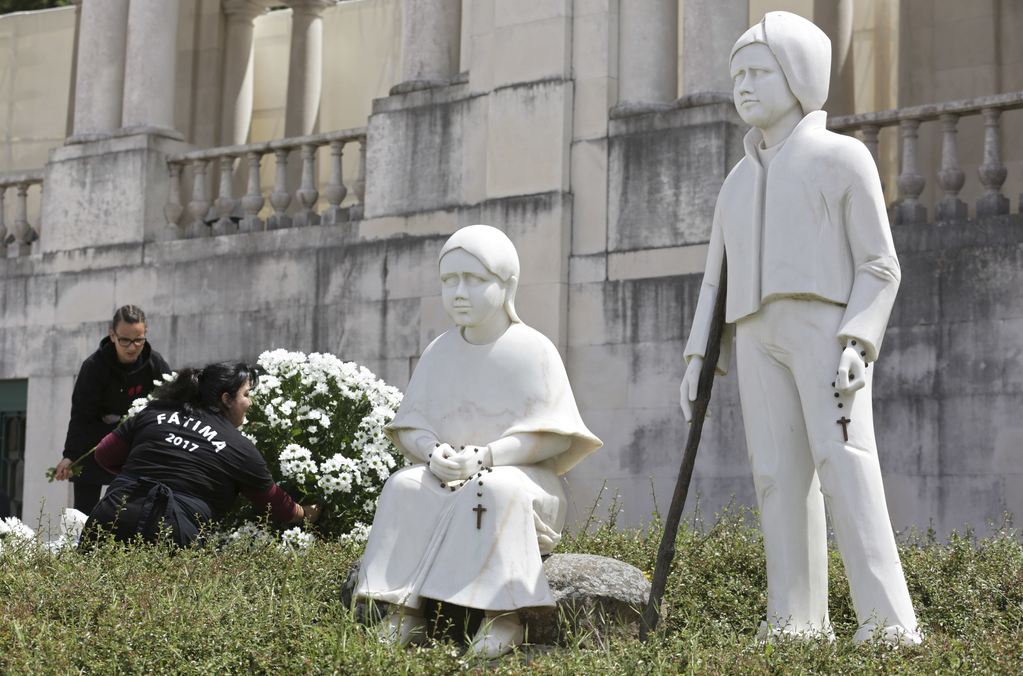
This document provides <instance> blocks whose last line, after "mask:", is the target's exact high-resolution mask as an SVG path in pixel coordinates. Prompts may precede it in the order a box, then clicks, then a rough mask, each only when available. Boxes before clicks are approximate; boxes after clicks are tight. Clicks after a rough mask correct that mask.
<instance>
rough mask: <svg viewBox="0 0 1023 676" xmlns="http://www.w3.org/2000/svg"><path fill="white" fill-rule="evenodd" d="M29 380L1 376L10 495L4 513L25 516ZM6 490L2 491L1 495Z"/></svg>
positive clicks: (2, 439) (0, 442)
mask: <svg viewBox="0 0 1023 676" xmlns="http://www.w3.org/2000/svg"><path fill="white" fill-rule="evenodd" d="M27 404H28V381H27V380H0V453H2V454H3V455H2V456H0V488H2V489H3V491H4V493H6V496H7V502H6V504H4V503H0V516H7V515H10V516H16V517H18V518H19V519H20V518H21V503H22V500H23V499H24V486H25V409H26V408H27ZM2 498H3V494H0V499H2Z"/></svg>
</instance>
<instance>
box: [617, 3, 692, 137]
mask: <svg viewBox="0 0 1023 676" xmlns="http://www.w3.org/2000/svg"><path fill="white" fill-rule="evenodd" d="M687 11H688V10H687ZM686 18H687V19H688V15H687V16H686ZM677 97H678V0H621V1H620V4H619V6H618V105H616V106H615V107H614V108H613V109H612V110H611V117H612V118H620V117H627V116H629V115H638V114H641V113H648V112H652V111H654V110H665V109H668V108H670V107H671V103H672V102H673V101H674V100H675V99H676V98H677Z"/></svg>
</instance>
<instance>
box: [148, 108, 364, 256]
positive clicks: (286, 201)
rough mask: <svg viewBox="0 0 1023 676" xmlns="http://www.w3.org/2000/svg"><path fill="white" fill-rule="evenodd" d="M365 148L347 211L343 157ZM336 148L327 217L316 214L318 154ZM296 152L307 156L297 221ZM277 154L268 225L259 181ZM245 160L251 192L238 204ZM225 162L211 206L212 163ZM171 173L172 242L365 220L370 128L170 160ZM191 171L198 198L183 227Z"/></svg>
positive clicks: (169, 226) (327, 194)
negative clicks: (350, 147) (291, 170)
mask: <svg viewBox="0 0 1023 676" xmlns="http://www.w3.org/2000/svg"><path fill="white" fill-rule="evenodd" d="M354 142H358V143H359V176H358V179H357V180H356V181H355V184H354V185H353V186H352V191H353V192H354V193H355V196H356V198H357V199H358V202H357V204H355V205H354V206H352V207H349V208H344V209H342V208H341V202H343V201H344V199H345V197H346V196H347V194H348V188H347V187H345V185H344V183H343V182H342V177H341V157H342V154H343V151H344V147H345V145H346V144H348V143H354ZM326 145H329V146H330V147H331V165H330V180H329V182H328V183H327V185H326V186H324V188H323V192H324V196H325V197H326V198H327V201H328V202H329V203H330V206H329V207H327V208H326V209H324V210H323V213H322V214H317V213H316V212H315V211H314V209H313V208H314V207H315V205H316V202H317V200H319V198H320V192H319V190H317V188H316V178H315V162H316V150H317V149H318V148H321V147H323V146H326ZM295 150H300V151H301V153H302V180H301V186H300V187H299V188H298V189H297V190H294V195H295V197H296V198H297V199H298V202H299V204H301V206H302V208H301V209H300V210H299V211H298V212H297V213H295V214H294V215H293V216H289V215H288V214H287V213H286V212H287V209H288V206H290V204H291V199H292V193H291V192H289V191H288V186H287V182H288V171H287V169H288V155H289V154H290V153H291V152H292V151H295ZM269 153H273V154H274V155H275V158H276V161H277V164H276V173H275V176H274V189H273V192H271V193H270V196H269V197H270V204H271V205H272V206H273V208H274V214H273V215H271V216H270V217H269V218H268V219H267V220H266V222H265V223H264V222H263V220H262V219H261V218H259V216H258V214H259V212H260V210H262V209H263V207H264V205H265V204H266V199H265V198H264V197H263V193H262V189H261V188H260V182H259V165H260V161H261V160H262V157H263V155H267V154H269ZM239 157H245V158H246V159H247V161H248V192H247V193H246V194H245V195H244V196H243V197H241V198H240V199H236V198H235V197H234V196H233V195H232V191H233V187H232V184H233V176H234V166H235V160H236V159H238V158H239ZM217 160H219V162H220V189H219V194H218V196H217V199H216V200H214V201H213V204H212V206H211V204H210V202H209V200H208V199H207V197H206V167H207V164H209V163H210V162H213V161H217ZM167 164H168V167H169V170H170V196H169V199H168V202H167V206H166V207H164V216H165V217H166V218H167V236H166V238H167V239H181V238H187V239H191V238H195V237H208V236H210V235H214V236H218V235H230V234H234V233H237V232H258V231H261V230H263V229H264V227H265V229H267V230H277V229H281V228H290V227H296V228H297V227H302V226H307V225H319V224H338V223H344V222H347V221H351V220H358V219H359V218H361V215H362V211H363V199H364V198H365V195H366V127H357V128H355V129H342V130H338V131H328V132H324V133H321V134H310V135H308V136H297V137H294V138H286V139H278V140H275V141H263V142H260V143H249V144H246V145H238V146H225V147H222V148H208V149H204V150H194V151H191V152H187V153H178V154H175V155H170V156H169V157H168V158H167ZM186 166H191V167H192V170H193V181H194V182H193V188H192V199H191V201H190V202H189V203H188V205H187V209H188V214H189V215H190V216H191V217H192V220H191V222H190V223H189V224H188V225H187V226H186V227H185V228H182V227H181V226H180V225H179V224H178V221H179V220H180V219H181V216H182V214H183V213H184V211H185V207H184V206H182V205H181V174H182V171H183V169H184V168H185V167H186Z"/></svg>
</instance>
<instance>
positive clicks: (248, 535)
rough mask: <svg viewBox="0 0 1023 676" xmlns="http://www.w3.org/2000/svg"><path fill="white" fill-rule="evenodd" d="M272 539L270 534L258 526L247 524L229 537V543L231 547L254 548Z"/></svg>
mask: <svg viewBox="0 0 1023 676" xmlns="http://www.w3.org/2000/svg"><path fill="white" fill-rule="evenodd" d="M271 537H272V536H271V535H270V533H268V532H266V531H265V530H263V529H262V528H260V527H259V526H257V525H256V524H254V523H247V524H245V525H243V526H242V527H241V528H239V529H238V530H236V531H234V532H233V533H231V534H230V535H228V536H227V541H228V544H230V545H237V546H240V547H247V548H252V547H255V546H257V545H261V544H265V543H267V542H269V541H270V539H271Z"/></svg>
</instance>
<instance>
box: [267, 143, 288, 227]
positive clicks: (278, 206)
mask: <svg viewBox="0 0 1023 676" xmlns="http://www.w3.org/2000/svg"><path fill="white" fill-rule="evenodd" d="M288 152H289V151H288V149H287V148H279V149H278V150H275V151H274V156H275V157H276V158H277V171H276V173H275V175H274V191H273V192H272V193H270V205H271V206H273V208H274V213H273V215H272V216H270V218H268V219H266V229H267V230H280V229H282V228H290V227H291V216H288V215H287V213H285V212H286V211H287V210H288V205H289V204H291V195H289V194H288Z"/></svg>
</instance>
